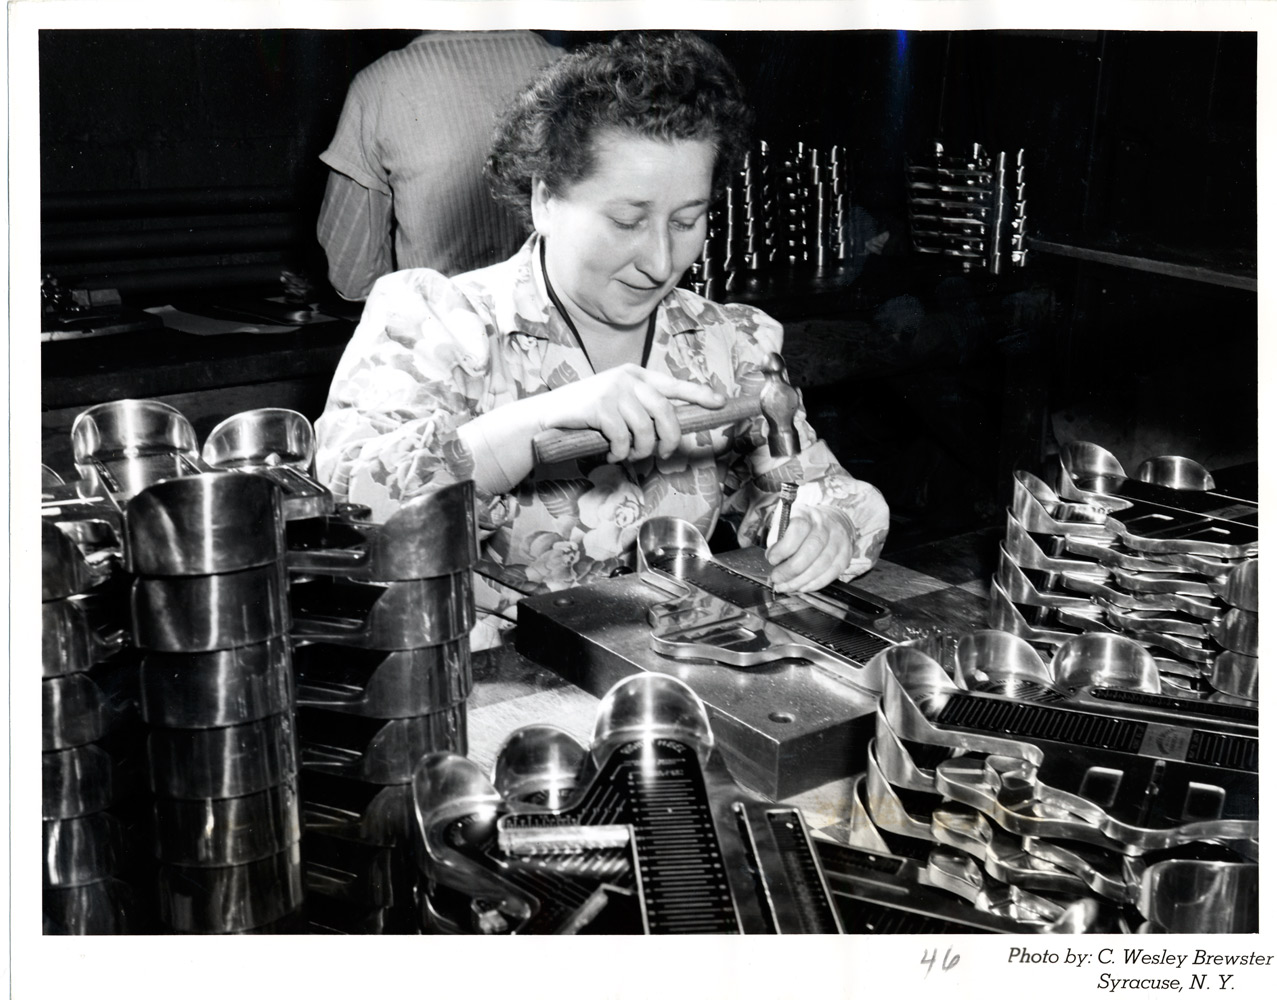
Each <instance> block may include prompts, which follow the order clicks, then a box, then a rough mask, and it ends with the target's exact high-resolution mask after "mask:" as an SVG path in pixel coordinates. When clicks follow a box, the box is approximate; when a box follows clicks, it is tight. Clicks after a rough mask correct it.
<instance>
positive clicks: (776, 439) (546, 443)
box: [532, 352, 799, 465]
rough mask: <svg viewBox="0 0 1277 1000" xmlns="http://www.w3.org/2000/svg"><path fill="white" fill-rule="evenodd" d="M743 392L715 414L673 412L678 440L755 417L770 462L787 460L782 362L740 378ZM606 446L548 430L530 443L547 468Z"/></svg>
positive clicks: (594, 434)
mask: <svg viewBox="0 0 1277 1000" xmlns="http://www.w3.org/2000/svg"><path fill="white" fill-rule="evenodd" d="M742 389H743V390H744V392H743V393H742V395H740V396H735V397H733V398H732V399H729V400H728V401H727V402H726V403H725V404H723V405H722V406H721V407H719V408H718V409H717V410H711V409H707V408H706V407H703V406H692V405H687V406H677V407H675V408H674V409H675V412H676V413H677V414H678V426H679V429H680V430H681V431H682V432H683V433H684V434H691V433H693V432H695V431H704V430H709V429H710V428H711V427H723V426H725V425H727V424H734V423H736V422H737V421H740V420H749V419H750V418H752V417H756V416H758V415H759V414H760V413H761V414H762V415H763V416H764V417H765V418H766V420H767V448H768V450H769V451H770V452H771V454H772V457H773V458H788V457H790V456H791V455H797V454H798V451H799V445H798V432H797V431H796V430H794V414H795V413H796V412H798V391H797V390H796V389H795V388H794V387H793V386H791V385H790V384H789V380H788V379H787V378H786V376H785V362H784V361H783V360H782V359H781V356H780V355H779V354H776V353H774V352H773V353H772V354H769V355H768V356H767V358H766V360H764V361H763V363H762V364H761V365H759V375H757V376H752V377H751V376H746V379H745V380H744V381H743V384H742ZM610 447H611V445H610V444H609V443H608V440H607V438H606V437H604V436H603V435H602V434H601V433H599V432H598V431H596V430H594V429H592V428H582V429H579V430H560V429H558V428H551V429H550V430H547V431H542V432H541V433H540V434H538V435H536V437H534V438H533V439H532V454H533V455H534V456H535V458H536V464H537V465H550V464H553V463H555V462H563V461H567V460H568V459H573V458H584V457H585V456H586V455H601V454H603V453H604V452H606V451H608V450H609V448H610Z"/></svg>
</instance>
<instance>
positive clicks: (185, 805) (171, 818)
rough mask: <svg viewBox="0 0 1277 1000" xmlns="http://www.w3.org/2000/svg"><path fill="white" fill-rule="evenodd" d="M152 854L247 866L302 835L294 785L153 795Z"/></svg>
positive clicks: (177, 860)
mask: <svg viewBox="0 0 1277 1000" xmlns="http://www.w3.org/2000/svg"><path fill="white" fill-rule="evenodd" d="M154 812H155V828H154V829H155V857H156V858H157V859H158V860H159V861H161V862H165V863H170V864H177V865H194V866H198V867H218V866H224V865H239V864H246V863H248V862H250V861H260V860H262V859H264V858H268V857H271V856H273V855H276V854H278V853H279V852H280V851H283V850H286V849H287V848H289V847H290V846H292V845H293V844H296V843H297V841H298V840H299V839H300V838H301V816H300V808H299V802H298V794H297V783H296V780H295V779H293V778H288V779H286V780H284V781H282V782H280V784H278V785H272V786H271V787H269V788H266V789H264V790H263V791H260V792H254V793H252V794H250V795H241V796H236V797H234V798H226V799H173V798H167V797H164V796H159V797H157V798H156V799H155V804H154Z"/></svg>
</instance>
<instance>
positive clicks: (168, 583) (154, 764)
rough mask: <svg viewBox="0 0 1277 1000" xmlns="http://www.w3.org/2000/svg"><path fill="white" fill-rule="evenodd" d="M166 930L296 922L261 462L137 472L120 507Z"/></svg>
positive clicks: (275, 524)
mask: <svg viewBox="0 0 1277 1000" xmlns="http://www.w3.org/2000/svg"><path fill="white" fill-rule="evenodd" d="M124 516H125V528H126V539H127V547H126V548H127V563H128V569H129V570H130V572H131V573H132V574H133V575H134V579H133V584H132V618H133V641H134V643H135V645H137V646H138V647H139V648H140V649H142V650H143V651H144V652H143V656H142V670H141V694H142V715H143V718H144V719H145V720H146V722H147V723H148V725H149V726H150V732H149V734H148V737H147V756H148V759H149V763H150V778H151V789H152V792H153V793H154V796H155V801H154V810H155V830H154V833H155V839H154V849H155V857H156V860H157V873H156V886H157V894H156V901H157V905H158V913H159V920H160V924H161V926H162V927H163V928H164V929H165V930H167V931H171V932H179V933H192V934H235V933H246V932H252V933H269V932H295V931H296V930H298V929H299V928H300V926H301V923H300V918H299V914H300V911H301V907H302V880H301V854H300V845H299V841H300V838H301V823H300V817H299V811H298V788H297V741H296V735H295V732H294V718H293V697H292V694H293V692H292V671H291V657H290V650H289V644H288V601H287V595H286V586H287V575H286V571H285V563H284V556H285V544H284V515H283V509H282V496H281V491H280V489H279V487H278V486H277V485H276V484H275V483H274V482H272V481H271V480H270V479H268V478H266V477H262V476H245V475H236V474H234V473H231V472H210V473H204V474H201V475H197V476H189V477H185V478H181V479H169V480H166V481H162V482H159V483H156V484H155V485H153V486H148V487H146V488H145V489H143V490H142V491H141V492H139V493H137V494H136V495H135V496H134V497H133V498H132V499H131V500H129V501H128V504H127V506H126V507H125V510H124Z"/></svg>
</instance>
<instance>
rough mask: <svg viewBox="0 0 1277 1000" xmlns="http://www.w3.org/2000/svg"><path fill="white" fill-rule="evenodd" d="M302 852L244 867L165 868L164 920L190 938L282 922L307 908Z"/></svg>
mask: <svg viewBox="0 0 1277 1000" xmlns="http://www.w3.org/2000/svg"><path fill="white" fill-rule="evenodd" d="M302 896H303V890H302V871H301V848H300V845H298V844H294V845H293V846H291V847H289V848H288V849H287V850H285V851H281V852H280V853H278V854H275V855H272V856H270V857H268V858H264V859H263V860H261V861H252V862H249V863H247V864H243V865H228V866H223V867H216V868H197V867H192V866H190V865H170V864H161V865H160V866H159V868H158V871H157V899H158V901H159V916H160V920H161V921H162V922H163V923H164V924H165V925H166V926H167V927H168V928H170V929H171V930H174V931H178V932H184V933H190V934H235V933H240V932H243V931H250V930H254V929H257V928H260V927H262V926H264V925H267V924H272V923H275V922H276V921H279V920H283V919H284V918H285V917H287V916H288V915H289V914H291V913H294V912H296V911H297V910H298V909H300V907H301V905H302Z"/></svg>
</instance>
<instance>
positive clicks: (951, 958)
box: [922, 948, 962, 979]
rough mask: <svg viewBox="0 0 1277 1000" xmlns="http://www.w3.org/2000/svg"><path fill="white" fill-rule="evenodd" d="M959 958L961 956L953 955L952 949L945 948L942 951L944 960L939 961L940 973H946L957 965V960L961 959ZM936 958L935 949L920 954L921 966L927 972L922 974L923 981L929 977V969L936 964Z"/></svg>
mask: <svg viewBox="0 0 1277 1000" xmlns="http://www.w3.org/2000/svg"><path fill="white" fill-rule="evenodd" d="M961 957H962V956H961V955H957V954H954V953H953V951H952V949H949V948H946V949H945V950H944V958H942V959H940V971H941V972H948V971H949V970H950V969H952V968H953V967H954V966H955V965H957V964H958V960H959V959H961ZM936 958H937V953H936V949H935V948H932V949H930V950H928V951H924V952H923V953H922V964H923V965H925V966H926V967H927V971H926V972H924V973H923V974H922V977H923V978H924V979H925V978H926V977H927V976H929V975H931V969H932V967H933V966H934V965H935V964H936Z"/></svg>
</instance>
